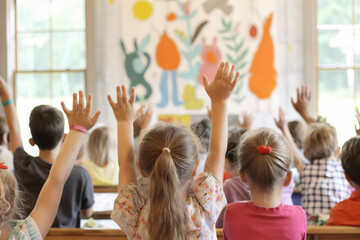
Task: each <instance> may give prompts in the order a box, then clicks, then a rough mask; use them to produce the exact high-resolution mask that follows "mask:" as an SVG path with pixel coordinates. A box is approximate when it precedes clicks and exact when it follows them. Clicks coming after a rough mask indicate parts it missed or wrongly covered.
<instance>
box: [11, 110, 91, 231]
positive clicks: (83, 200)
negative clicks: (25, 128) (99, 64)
mask: <svg viewBox="0 0 360 240" xmlns="http://www.w3.org/2000/svg"><path fill="white" fill-rule="evenodd" d="M14 114H16V113H14ZM8 123H9V126H10V134H11V141H10V143H11V146H12V147H11V148H10V149H11V151H12V152H13V153H14V167H15V171H14V173H15V177H16V179H17V181H18V183H19V190H20V191H21V192H23V193H24V199H26V200H27V202H26V205H25V209H24V213H25V214H26V215H28V214H30V212H31V211H32V209H33V208H34V206H35V203H36V200H37V198H38V196H39V193H40V191H41V188H42V187H43V185H44V183H45V181H46V179H47V178H48V175H49V172H50V169H51V167H52V164H53V163H54V161H55V159H56V156H57V154H58V153H59V151H60V148H61V144H62V142H63V139H64V117H63V115H62V113H61V112H60V111H59V110H58V109H56V108H54V107H51V106H49V105H39V106H37V107H35V108H34V109H33V110H32V111H31V114H30V121H29V126H30V131H31V136H32V138H31V139H30V140H29V141H30V143H31V144H32V145H35V144H36V145H37V146H38V147H39V156H38V157H33V156H30V155H29V154H27V153H26V152H25V150H24V148H23V146H22V139H21V135H20V132H18V129H17V128H16V127H14V126H13V127H11V125H12V124H13V123H12V122H9V121H8ZM13 141H14V144H12V143H13ZM75 183H76V184H75ZM64 193H66V194H63V196H62V197H61V201H60V206H59V211H58V213H57V215H56V218H55V220H54V223H53V226H52V227H67V228H75V227H80V218H81V216H82V217H83V218H89V217H90V216H91V215H92V206H93V204H94V202H95V201H94V189H93V186H92V182H91V178H90V175H89V173H88V171H87V170H86V169H85V168H84V167H82V166H78V165H75V166H74V167H73V169H72V171H71V173H70V176H69V178H68V180H67V181H66V183H65V186H64ZM80 215H81V216H80Z"/></svg>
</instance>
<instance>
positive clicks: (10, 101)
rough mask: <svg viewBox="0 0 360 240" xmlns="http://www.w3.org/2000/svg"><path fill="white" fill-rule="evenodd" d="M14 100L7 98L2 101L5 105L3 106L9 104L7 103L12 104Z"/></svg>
mask: <svg viewBox="0 0 360 240" xmlns="http://www.w3.org/2000/svg"><path fill="white" fill-rule="evenodd" d="M13 102H14V99H10V100H7V101H5V102H2V105H3V106H7V105H10V104H12V103H13Z"/></svg>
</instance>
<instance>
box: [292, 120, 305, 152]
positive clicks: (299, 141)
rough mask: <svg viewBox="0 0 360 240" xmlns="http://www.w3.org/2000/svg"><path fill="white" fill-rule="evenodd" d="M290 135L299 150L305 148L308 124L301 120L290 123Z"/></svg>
mask: <svg viewBox="0 0 360 240" xmlns="http://www.w3.org/2000/svg"><path fill="white" fill-rule="evenodd" d="M288 127H289V130H290V134H291V136H292V138H293V139H294V142H295V143H296V146H297V147H298V148H300V149H301V148H303V142H304V138H305V134H306V127H307V126H306V124H305V123H304V122H302V121H299V120H294V121H290V122H288Z"/></svg>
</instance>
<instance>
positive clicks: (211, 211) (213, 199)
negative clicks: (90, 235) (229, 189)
mask: <svg viewBox="0 0 360 240" xmlns="http://www.w3.org/2000/svg"><path fill="white" fill-rule="evenodd" d="M193 192H194V193H193V194H192V195H190V196H189V198H188V200H187V211H188V216H189V226H188V229H189V230H188V235H187V239H217V237H216V228H215V223H216V220H217V218H218V216H219V214H220V212H221V210H222V209H223V207H224V206H225V205H226V198H225V194H224V191H223V188H222V184H221V183H220V181H219V180H218V179H217V178H215V176H214V175H212V174H211V173H210V172H204V173H202V174H200V175H199V176H198V178H197V179H196V181H195V184H194V189H193ZM149 211H150V203H149V200H147V199H145V197H144V195H143V194H142V192H141V190H140V187H139V186H138V185H137V184H129V185H127V186H125V187H124V188H123V190H122V191H121V193H120V194H119V195H118V197H117V198H116V200H115V204H114V210H113V212H112V214H111V219H113V220H114V221H115V222H116V223H117V224H118V225H119V226H120V228H121V229H122V230H123V231H124V232H125V233H126V235H127V237H128V238H129V239H146V231H147V230H146V221H147V217H148V215H149Z"/></svg>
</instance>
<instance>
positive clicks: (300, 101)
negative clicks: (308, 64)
mask: <svg viewBox="0 0 360 240" xmlns="http://www.w3.org/2000/svg"><path fill="white" fill-rule="evenodd" d="M296 95H297V99H296V102H295V101H294V99H293V98H291V103H292V105H293V107H294V108H295V110H296V111H297V112H298V113H299V114H300V115H301V117H302V118H303V119H304V120H305V121H306V122H307V123H311V122H314V121H316V119H314V118H313V117H312V116H311V114H310V109H309V108H310V106H309V105H310V100H311V91H310V90H309V88H308V87H307V86H302V87H301V89H299V88H297V89H296Z"/></svg>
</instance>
